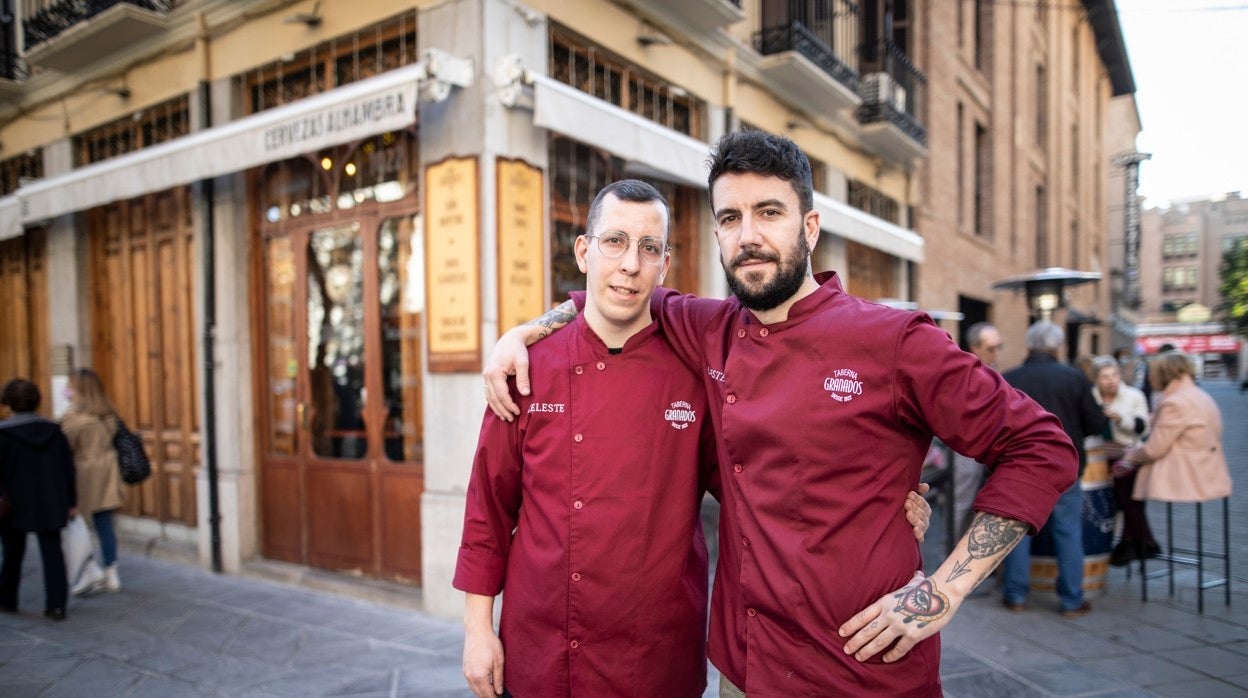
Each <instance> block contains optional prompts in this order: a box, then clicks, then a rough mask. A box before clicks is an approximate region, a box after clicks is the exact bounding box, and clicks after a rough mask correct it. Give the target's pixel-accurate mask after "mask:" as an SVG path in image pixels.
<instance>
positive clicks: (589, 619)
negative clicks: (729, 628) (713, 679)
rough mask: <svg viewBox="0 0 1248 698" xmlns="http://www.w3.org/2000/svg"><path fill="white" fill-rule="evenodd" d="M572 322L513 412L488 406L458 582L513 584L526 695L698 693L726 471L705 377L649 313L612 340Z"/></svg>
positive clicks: (496, 588)
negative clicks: (711, 505)
mask: <svg viewBox="0 0 1248 698" xmlns="http://www.w3.org/2000/svg"><path fill="white" fill-rule="evenodd" d="M568 330H569V331H564V332H558V333H555V334H554V335H552V336H551V337H550V338H548V339H546V340H544V341H542V342H541V343H539V344H537V345H535V346H534V347H533V351H532V354H531V355H530V369H529V370H530V373H531V376H532V379H533V380H532V385H533V391H532V395H531V396H530V397H520V396H519V395H518V394H517V393H515V391H514V388H513V397H514V398H516V399H517V401H518V402H519V404H520V407H521V414H520V416H519V418H517V419H516V420H515V421H514V422H511V423H508V422H504V421H502V420H500V419H498V418H496V417H494V416H493V414H492V413H491V412H489V411H488V410H487V411H486V414H485V420H484V422H483V424H482V427H481V436H480V442H479V444H478V447H477V454H476V458H475V460H474V462H473V469H472V475H471V479H470V481H469V484H468V499H467V509H466V512H465V516H464V535H463V544H462V545H461V547H460V550H459V560H458V564H457V566H456V569H455V578H454V586H455V588H457V589H461V590H463V591H467V592H472V593H474V594H483V595H486V596H492V595H495V594H498V593H499V592H500V591H502V592H503V598H502V605H503V607H502V620H501V623H500V628H499V635H500V637H501V639H502V642H503V648H504V649H503V651H504V675H505V676H504V682H505V686H506V688H507V689H508V690H509V691H510V692H511V693H512V694H513V695H516V696H518V697H519V698H527V697H528V696H569V695H574V696H587V697H590V696H592V697H597V696H673V697H685V696H699V695H701V694H702V691H703V690H704V689H705V686H706V607H707V576H708V571H707V552H706V541H705V539H704V537H703V534H702V526H701V520H700V515H699V512H700V505H701V501H702V495H703V492H704V491H705V489H706V487H707V486H714V487H715V488H716V489H717V483H711V482H710V480H711V479H712V478H714V479H716V480H717V478H718V470H717V468H716V464H715V444H714V438H713V432H712V430H711V427H710V423H709V420H708V419H707V408H706V394H705V391H704V389H703V387H702V385H701V382H700V381H699V379H698V378H697V376H695V375H694V374H693V373H692V372H690V371H689V369H688V368H687V367H686V366H685V364H684V363H682V362H681V361H680V360H679V359H678V358H676V356H675V355H674V354H673V352H672V349H671V347H670V346H669V344H668V343H667V341H666V340H665V338H664V337H663V335H662V333H660V332H658V328H657V325H655V324H653V323H652V324H651V325H650V326H649V327H647V328H646V329H644V330H642V331H641V332H639V333H638V334H636V335H634V336H633V337H632V338H631V339H629V340H628V342H627V344H625V346H624V350H623V352H622V353H620V354H616V355H612V354H610V353H609V352H608V350H607V347H606V345H604V344H603V342H602V341H601V340H600V339H599V338H598V337H597V335H595V334H594V333H593V331H592V330H590V329H589V327H588V325H587V324H586V323H585V321H584V320H583V318H581V317H578V318H577V319H576V320H574V321H573V323H572V324H571V325H569V327H568ZM700 459H701V461H702V463H703V464H704V466H705V467H704V468H702V469H701V470H700V469H699V460H700ZM513 531H514V533H513Z"/></svg>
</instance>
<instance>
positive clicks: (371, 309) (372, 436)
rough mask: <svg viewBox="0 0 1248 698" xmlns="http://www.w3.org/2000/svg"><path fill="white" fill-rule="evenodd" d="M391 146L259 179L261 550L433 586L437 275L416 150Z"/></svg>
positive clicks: (277, 169)
mask: <svg viewBox="0 0 1248 698" xmlns="http://www.w3.org/2000/svg"><path fill="white" fill-rule="evenodd" d="M383 140H384V141H385V142H384V143H383V142H382V141H381V140H379V141H377V147H376V148H373V149H366V147H365V146H361V147H359V148H358V149H355V150H349V149H344V150H339V149H335V150H334V151H333V152H329V153H328V154H321V155H319V156H318V157H317V158H309V159H307V160H306V161H305V160H303V159H296V160H295V161H288V162H285V163H279V164H277V165H274V166H270V167H269V168H266V170H265V171H263V172H261V173H258V176H257V177H256V178H255V182H256V187H257V188H259V189H260V190H261V191H260V192H259V193H258V196H257V198H258V200H259V201H260V202H261V206H260V214H261V222H260V224H259V226H258V229H259V233H260V234H259V236H258V239H257V248H258V254H257V255H256V257H257V262H258V269H257V272H258V273H257V286H256V288H257V293H256V296H257V300H258V303H257V307H256V317H257V322H258V326H257V331H256V332H255V333H254V334H255V337H256V338H257V352H256V358H257V360H256V364H257V366H259V367H260V370H259V372H258V375H259V380H257V382H256V400H257V404H258V405H260V406H261V407H260V409H258V410H257V412H258V414H259V416H260V424H259V427H260V434H259V439H258V445H257V448H258V449H259V453H260V458H259V460H260V465H261V472H260V487H261V510H262V511H261V518H262V525H263V529H264V530H263V537H262V539H263V541H264V553H265V555H266V556H268V557H273V558H277V559H282V560H288V561H291V562H297V563H301V564H309V565H313V566H316V567H324V568H328V569H339V570H350V571H357V572H360V573H363V574H368V575H372V576H378V577H384V578H388V579H396V580H400V581H405V582H411V583H419V581H420V496H421V493H422V491H423V489H424V469H423V458H424V454H423V452H422V435H423V432H422V424H423V420H422V418H421V413H420V410H421V396H420V377H421V367H422V365H423V364H422V356H421V327H422V310H423V308H422V307H421V306H422V304H423V288H424V276H423V274H424V269H423V266H422V265H421V264H419V260H420V259H421V256H420V255H419V250H420V243H419V241H418V240H414V231H415V229H416V228H415V225H414V215H415V212H416V206H417V205H418V203H417V201H418V199H417V196H416V189H415V186H414V182H415V178H414V176H412V177H410V178H409V177H408V174H410V173H409V172H408V168H407V166H406V164H405V160H406V157H407V154H408V152H409V151H408V149H407V148H406V142H405V141H404V137H403V136H399V137H397V138H388V139H383ZM365 145H367V144H365ZM387 146H389V147H392V148H397V149H398V152H400V153H401V155H399V156H394V155H393V152H394V151H393V150H392V151H391V152H392V155H390V156H385V157H384V158H383V159H385V161H386V163H387V164H386V165H384V166H373V167H371V171H372V172H373V181H371V182H370V181H360V180H358V179H357V180H352V181H350V182H344V181H342V180H341V179H339V178H335V177H328V178H327V177H324V176H323V173H325V172H329V173H333V172H334V171H336V168H335V167H334V165H335V164H337V163H339V162H348V163H356V162H357V161H356V160H355V159H354V155H353V153H354V154H355V155H361V157H360V160H361V161H362V162H363V163H364V164H356V165H355V166H354V167H352V168H351V170H350V171H351V172H353V173H355V172H359V171H360V170H364V169H370V168H369V166H368V164H367V163H368V162H369V158H368V157H367V156H368V155H373V156H379V155H380V154H381V153H383V152H385V148H386V147H387ZM413 162H414V161H413ZM326 164H328V165H329V166H328V167H327V166H326ZM318 165H319V167H318ZM391 184H394V185H395V186H390V185H391ZM344 187H349V188H351V189H350V192H349V193H345V194H344V193H341V192H342V190H343V189H344ZM383 188H384V191H387V192H390V193H389V194H385V195H384V196H378V195H377V192H378V191H383ZM329 192H335V193H334V194H332V195H330V194H329ZM399 192H406V194H404V195H398V193H399ZM343 196H348V197H350V198H343ZM357 199H363V201H357ZM266 202H267V203H266ZM318 202H319V203H318ZM292 212H293V213H292ZM413 249H415V250H417V252H418V254H417V255H416V256H415V257H413V255H412V251H413Z"/></svg>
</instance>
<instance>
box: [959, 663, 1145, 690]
mask: <svg viewBox="0 0 1248 698" xmlns="http://www.w3.org/2000/svg"><path fill="white" fill-rule="evenodd" d="M942 669H943V666H942ZM1018 674H1019V675H1020V676H1022V677H1023V678H1025V679H1027V680H1028V681H1029V682H1031V683H1032V684H1034V685H1036V686H1039V687H1040V688H1042V689H1044V690H1046V691H1048V692H1050V693H1052V694H1053V695H1058V696H1069V695H1076V694H1079V693H1093V692H1098V691H1107V690H1113V689H1126V688H1134V685H1133V684H1130V683H1126V682H1123V681H1122V680H1121V679H1119V678H1117V677H1114V676H1109V675H1107V674H1103V673H1101V672H1099V671H1096V670H1095V669H1091V668H1089V667H1087V666H1084V665H1083V664H1079V663H1077V662H1063V663H1061V664H1049V665H1044V666H1036V667H1026V668H1023V669H1019V670H1018Z"/></svg>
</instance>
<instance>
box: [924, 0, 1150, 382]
mask: <svg viewBox="0 0 1248 698" xmlns="http://www.w3.org/2000/svg"><path fill="white" fill-rule="evenodd" d="M923 8H924V11H923V12H921V13H920V14H919V16H918V17H916V24H917V32H916V33H917V36H918V38H919V42H918V43H919V48H918V49H917V51H916V53H917V55H918V57H919V65H920V66H921V67H922V68H923V70H924V71H925V73H926V75H927V79H928V88H929V89H928V94H929V96H930V97H929V99H930V108H929V112H928V114H929V119H928V134H929V136H928V140H929V156H928V157H927V158H926V159H924V160H922V161H921V162H919V163H918V166H917V170H918V171H917V174H916V179H917V182H918V189H919V199H920V200H921V201H922V204H921V206H920V208H919V211H918V213H917V215H916V221H915V225H916V230H917V231H918V232H919V234H920V235H922V236H923V239H924V242H925V243H926V245H927V249H928V254H927V262H926V263H925V264H923V266H922V267H921V269H920V270H919V272H918V278H917V281H916V284H915V286H916V288H915V294H916V297H917V300H918V302H919V305H920V306H921V307H923V308H929V309H942V310H955V311H958V312H960V313H962V315H963V316H964V317H963V320H962V322H961V323H960V325H959V327H958V330H957V331H958V333H959V335H958V339H959V340H963V341H964V340H965V338H964V337H963V336H961V332H962V331H964V330H965V328H966V327H968V326H969V325H970V324H972V323H975V322H978V321H982V320H987V321H991V322H992V323H994V324H995V325H997V326H998V327H999V328H1000V329H1001V332H1002V336H1003V338H1004V340H1005V349H1004V351H1003V353H1002V356H1001V359H1000V365H1001V366H1002V367H1009V366H1013V365H1016V364H1018V363H1020V362H1021V361H1022V360H1023V358H1024V357H1025V356H1026V349H1025V347H1024V343H1023V334H1024V332H1025V331H1026V328H1027V326H1028V325H1029V324H1030V322H1031V321H1032V320H1033V319H1034V314H1033V312H1032V311H1031V310H1030V309H1029V308H1028V305H1027V302H1026V298H1025V296H1024V294H1022V293H1019V292H1013V291H1000V290H994V289H993V284H994V282H997V281H999V280H1002V279H1004V278H1007V277H1011V276H1015V275H1021V274H1026V273H1030V272H1034V271H1036V270H1040V269H1045V268H1048V267H1062V268H1066V269H1071V270H1076V271H1083V272H1096V273H1099V274H1101V279H1102V281H1101V282H1099V283H1094V284H1084V285H1080V286H1077V287H1075V288H1072V289H1071V290H1069V291H1068V293H1067V296H1068V300H1067V309H1066V310H1065V311H1064V312H1059V313H1058V314H1057V316H1056V317H1055V319H1056V320H1057V321H1059V322H1064V323H1065V324H1066V328H1067V335H1068V340H1069V347H1068V351H1067V354H1068V356H1069V357H1070V358H1071V359H1073V358H1075V356H1077V355H1080V354H1087V353H1108V352H1109V351H1111V350H1112V348H1113V347H1112V346H1111V344H1112V338H1111V330H1110V327H1111V324H1110V323H1111V316H1112V314H1113V312H1114V311H1113V307H1112V303H1111V294H1110V283H1109V281H1110V261H1109V249H1108V247H1109V239H1110V237H1111V232H1110V225H1109V220H1108V216H1109V212H1110V211H1111V210H1112V209H1113V207H1114V206H1115V205H1118V204H1120V203H1121V201H1122V190H1121V188H1120V187H1119V186H1118V185H1117V184H1113V185H1111V181H1112V182H1117V181H1119V180H1118V179H1116V177H1117V176H1118V174H1119V173H1118V172H1117V171H1116V168H1114V167H1113V166H1112V165H1111V162H1110V161H1111V157H1112V156H1113V155H1114V154H1115V153H1117V152H1119V151H1121V150H1124V149H1134V139H1135V135H1136V134H1137V133H1138V132H1139V120H1138V117H1136V118H1134V119H1133V120H1128V121H1125V122H1124V121H1123V120H1122V119H1121V117H1122V116H1124V114H1126V115H1129V114H1131V113H1133V112H1134V99H1133V97H1132V95H1133V93H1134V91H1135V86H1134V79H1133V77H1132V75H1131V69H1130V66H1129V64H1128V62H1127V56H1126V50H1125V46H1124V44H1123V39H1122V32H1121V29H1120V28H1119V26H1118V20H1117V14H1116V10H1115V8H1114V4H1113V3H1112V2H1094V1H1085V2H1078V3H1049V2H1039V3H1030V2H1021V3H1020V2H1012V3H1011V2H987V1H984V0H954V1H953V2H941V3H927V4H924V5H923ZM1116 103H1122V106H1116ZM1124 140H1126V141H1127V144H1124V142H1123V141H1124ZM951 331H952V330H951Z"/></svg>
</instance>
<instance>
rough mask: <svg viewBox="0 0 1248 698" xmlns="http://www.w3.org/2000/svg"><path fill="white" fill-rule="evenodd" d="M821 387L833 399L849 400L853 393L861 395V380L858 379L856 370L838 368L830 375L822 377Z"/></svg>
mask: <svg viewBox="0 0 1248 698" xmlns="http://www.w3.org/2000/svg"><path fill="white" fill-rule="evenodd" d="M823 389H824V390H826V391H828V397H830V398H832V399H833V400H836V401H837V402H849V401H850V400H853V399H854V396H855V395H862V381H860V380H858V372H857V371H854V370H852V369H848V368H838V369H837V370H836V371H834V372H833V373H832V375H831V376H830V377H828V378H824V379H823Z"/></svg>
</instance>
